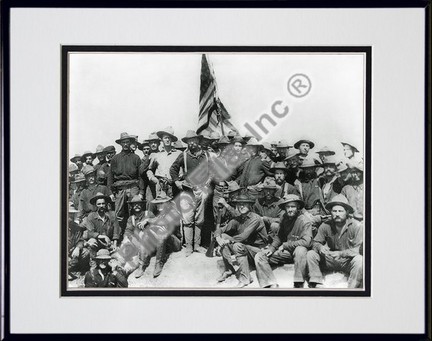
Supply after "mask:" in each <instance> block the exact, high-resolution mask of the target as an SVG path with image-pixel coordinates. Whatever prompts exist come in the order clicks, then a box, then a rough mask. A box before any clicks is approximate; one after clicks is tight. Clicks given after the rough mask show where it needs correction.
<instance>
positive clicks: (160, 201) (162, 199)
mask: <svg viewBox="0 0 432 341" xmlns="http://www.w3.org/2000/svg"><path fill="white" fill-rule="evenodd" d="M171 199H172V198H171V197H169V196H168V195H166V194H165V193H161V194H159V195H158V196H157V197H156V198H154V199H153V200H152V201H151V203H152V204H163V203H165V202H168V201H170V200H171Z"/></svg>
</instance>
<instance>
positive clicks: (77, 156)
mask: <svg viewBox="0 0 432 341" xmlns="http://www.w3.org/2000/svg"><path fill="white" fill-rule="evenodd" d="M81 156H82V155H80V154H75V155H74V156H73V157H72V158H71V159H70V161H71V162H72V163H74V164H76V165H77V167H78V169H79V170H81V168H82V166H83V163H82V161H81Z"/></svg>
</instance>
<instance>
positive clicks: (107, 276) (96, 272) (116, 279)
mask: <svg viewBox="0 0 432 341" xmlns="http://www.w3.org/2000/svg"><path fill="white" fill-rule="evenodd" d="M84 285H85V287H86V288H127V287H128V281H127V278H126V273H125V272H124V270H123V269H119V268H117V271H116V274H115V275H114V274H113V273H112V272H111V271H108V272H106V273H103V272H102V271H101V270H100V269H98V268H92V269H90V270H89V271H87V272H86V274H85V277H84Z"/></svg>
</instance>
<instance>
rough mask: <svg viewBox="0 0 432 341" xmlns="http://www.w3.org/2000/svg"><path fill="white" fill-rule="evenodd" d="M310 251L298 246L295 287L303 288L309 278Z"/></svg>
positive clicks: (295, 260) (295, 261)
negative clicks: (308, 259) (308, 261)
mask: <svg viewBox="0 0 432 341" xmlns="http://www.w3.org/2000/svg"><path fill="white" fill-rule="evenodd" d="M307 253H308V250H307V249H306V248H305V247H303V246H297V247H296V248H295V250H294V287H295V288H302V287H303V283H304V281H305V278H306V276H307V260H306V255H307Z"/></svg>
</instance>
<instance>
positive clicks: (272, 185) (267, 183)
mask: <svg viewBox="0 0 432 341" xmlns="http://www.w3.org/2000/svg"><path fill="white" fill-rule="evenodd" d="M260 187H261V188H262V189H274V190H276V189H278V186H277V185H276V181H275V179H274V178H272V177H266V178H265V179H264V181H263V183H262V184H261V186H260Z"/></svg>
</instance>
